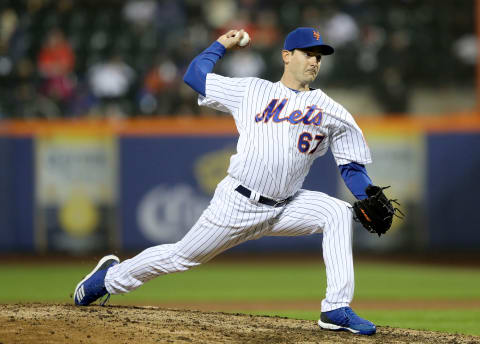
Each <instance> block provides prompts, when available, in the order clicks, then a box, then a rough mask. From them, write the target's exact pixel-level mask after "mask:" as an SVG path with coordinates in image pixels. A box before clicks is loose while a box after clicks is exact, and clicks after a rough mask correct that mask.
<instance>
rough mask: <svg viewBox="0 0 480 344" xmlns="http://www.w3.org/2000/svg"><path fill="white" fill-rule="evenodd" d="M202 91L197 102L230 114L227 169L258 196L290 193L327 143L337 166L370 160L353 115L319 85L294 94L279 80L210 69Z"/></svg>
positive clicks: (275, 196) (283, 195)
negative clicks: (232, 131) (233, 147)
mask: <svg viewBox="0 0 480 344" xmlns="http://www.w3.org/2000/svg"><path fill="white" fill-rule="evenodd" d="M205 93H206V97H203V96H201V95H200V96H199V101H198V103H199V105H204V106H209V107H211V108H214V109H217V110H221V111H224V112H229V113H231V114H232V115H233V118H234V119H235V123H236V126H237V129H238V132H239V134H240V137H239V140H238V144H237V153H236V154H235V155H233V156H232V157H231V159H230V166H229V168H228V173H229V174H230V175H231V176H232V177H234V178H235V179H237V180H239V181H240V182H241V183H242V184H243V185H244V186H245V187H247V188H250V189H252V190H255V191H257V192H259V193H260V194H262V195H265V196H267V197H270V198H274V199H284V198H287V197H289V196H291V195H293V194H294V193H295V192H297V191H298V190H299V189H300V188H301V186H302V184H303V181H304V180H305V177H306V176H307V174H308V171H309V169H310V166H311V165H312V163H313V161H314V160H315V159H316V158H317V157H319V156H322V155H324V154H325V153H326V152H327V150H328V148H329V147H330V148H331V150H332V153H333V156H334V157H335V161H336V163H337V164H338V165H343V164H348V163H350V162H352V161H354V162H357V163H360V164H367V163H370V162H371V155H370V150H369V148H368V146H367V143H366V142H365V139H364V137H363V134H362V131H361V129H360V128H359V127H358V125H357V124H356V123H355V120H354V119H353V117H352V115H351V114H350V113H349V112H348V111H347V110H345V108H344V107H343V106H341V105H340V104H338V103H337V102H335V101H334V100H333V99H331V98H330V97H328V96H327V95H326V94H325V93H324V92H323V91H321V90H319V89H316V90H312V91H306V92H298V93H296V92H294V91H292V90H291V89H289V88H288V87H286V86H285V85H283V84H282V83H281V82H280V81H278V82H276V83H272V82H270V81H267V80H263V79H258V78H228V77H224V76H221V75H218V74H214V73H209V74H207V82H206V92H205ZM320 177H321V176H320Z"/></svg>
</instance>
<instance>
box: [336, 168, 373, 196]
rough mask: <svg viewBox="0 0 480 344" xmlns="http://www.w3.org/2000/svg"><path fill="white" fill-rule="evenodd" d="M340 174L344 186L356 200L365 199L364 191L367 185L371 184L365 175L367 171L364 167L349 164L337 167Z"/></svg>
mask: <svg viewBox="0 0 480 344" xmlns="http://www.w3.org/2000/svg"><path fill="white" fill-rule="evenodd" d="M338 168H339V169H340V174H341V175H342V178H343V180H344V181H345V185H347V187H348V189H349V190H350V191H351V192H352V194H353V195H354V196H355V197H356V198H357V199H360V200H361V199H364V198H367V197H368V196H367V194H366V193H365V189H366V188H367V186H368V185H370V184H373V183H372V180H371V179H370V177H369V176H368V174H367V170H366V168H365V166H364V165H362V164H357V163H356V162H351V163H349V164H346V165H340V166H338Z"/></svg>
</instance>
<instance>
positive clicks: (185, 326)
mask: <svg viewBox="0 0 480 344" xmlns="http://www.w3.org/2000/svg"><path fill="white" fill-rule="evenodd" d="M0 343H1V344H13V343H22V344H23V343H68V344H76V343H82V344H83V343H114V344H121V343H128V344H130V343H138V344H140V343H141V344H147V343H262V344H263V343H480V338H479V337H473V336H465V335H458V334H455V335H453V334H452V335H450V334H444V333H438V332H427V331H415V330H406V329H395V328H390V327H383V326H381V327H379V328H378V330H377V334H376V335H374V336H371V337H367V336H357V335H353V334H350V333H345V332H330V331H322V330H320V329H319V328H318V327H317V325H316V324H315V322H313V321H305V320H294V319H287V318H280V317H264V316H251V315H245V314H230V313H219V312H201V311H191V310H188V311H187V310H177V309H162V308H159V307H133V306H106V307H99V306H90V307H75V306H73V305H70V304H40V303H34V304H2V305H0Z"/></svg>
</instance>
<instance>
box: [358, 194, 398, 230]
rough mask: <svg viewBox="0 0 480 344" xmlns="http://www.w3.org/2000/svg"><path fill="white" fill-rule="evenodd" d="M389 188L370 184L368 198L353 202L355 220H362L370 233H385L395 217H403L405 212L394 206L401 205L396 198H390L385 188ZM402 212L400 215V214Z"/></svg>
mask: <svg viewBox="0 0 480 344" xmlns="http://www.w3.org/2000/svg"><path fill="white" fill-rule="evenodd" d="M387 188H389V186H387V187H379V186H375V185H369V186H367V188H366V189H365V192H366V194H367V196H368V197H367V198H365V199H362V200H360V201H356V202H355V203H354V204H353V211H354V212H355V216H354V219H355V221H358V222H360V223H361V224H362V225H363V227H365V228H366V229H367V230H368V231H369V232H370V233H377V234H378V236H380V235H382V234H385V233H386V232H387V231H388V230H389V229H390V227H391V225H392V221H393V217H394V216H397V217H399V218H403V216H404V215H403V213H402V212H401V211H400V210H399V209H398V208H395V207H394V205H393V204H394V203H395V204H397V205H400V204H399V203H398V202H397V200H396V199H388V198H387V197H386V196H385V194H384V193H383V190H385V189H387ZM398 214H400V215H398Z"/></svg>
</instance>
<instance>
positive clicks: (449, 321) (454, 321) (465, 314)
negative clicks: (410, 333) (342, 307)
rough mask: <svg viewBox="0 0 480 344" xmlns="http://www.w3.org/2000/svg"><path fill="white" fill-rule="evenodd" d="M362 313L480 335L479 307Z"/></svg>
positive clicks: (301, 314)
mask: <svg viewBox="0 0 480 344" xmlns="http://www.w3.org/2000/svg"><path fill="white" fill-rule="evenodd" d="M245 313H249V314H257V315H270V316H281V317H287V318H294V319H305V320H312V321H317V320H318V312H312V311H275V312H250V311H247V312H245ZM357 313H358V314H359V315H360V316H362V317H364V318H367V319H368V320H370V321H373V322H374V323H375V324H376V325H379V326H390V327H398V328H410V329H416V330H429V331H441V332H448V333H462V334H470V335H475V336H480V309H479V310H472V309H466V310H442V311H438V310H422V311H418V310H417V311H411V310H394V311H392V310H388V311H385V310H362V311H358V312H357Z"/></svg>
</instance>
